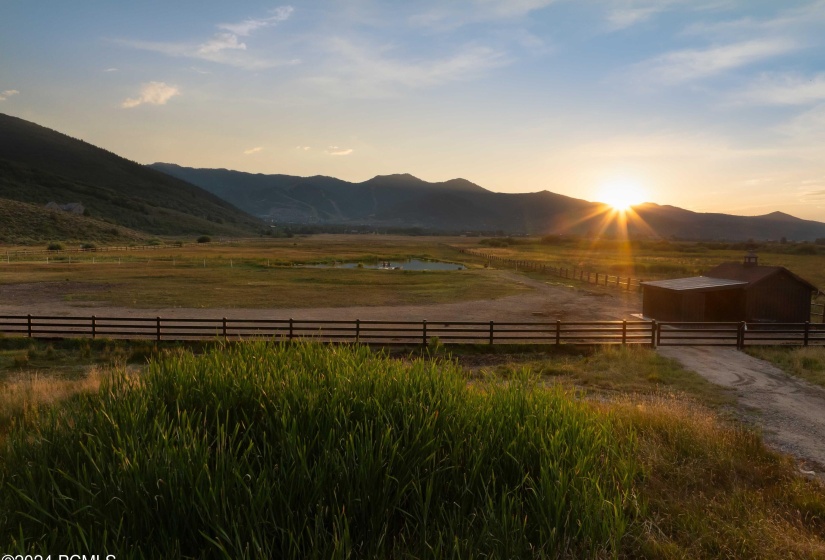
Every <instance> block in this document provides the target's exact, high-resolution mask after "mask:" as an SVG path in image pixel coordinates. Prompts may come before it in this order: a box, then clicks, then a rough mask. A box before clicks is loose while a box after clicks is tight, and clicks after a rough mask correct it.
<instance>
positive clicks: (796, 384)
mask: <svg viewBox="0 0 825 560" xmlns="http://www.w3.org/2000/svg"><path fill="white" fill-rule="evenodd" d="M658 352H659V354H661V355H662V356H666V357H668V358H673V359H675V360H677V361H679V362H680V363H681V364H682V365H683V366H684V367H685V368H687V369H690V370H693V371H695V372H697V373H699V374H700V375H702V377H704V378H706V379H707V380H709V381H711V382H713V383H716V384H718V385H721V386H723V387H729V388H731V389H733V390H734V391H735V392H736V396H737V398H738V401H739V404H740V406H741V407H742V408H743V411H744V412H745V418H746V419H747V420H749V421H751V422H755V423H756V424H757V425H759V426H760V427H761V428H762V430H763V435H764V437H765V441H766V442H767V443H768V444H769V445H771V446H772V447H775V448H776V449H779V450H780V451H783V452H785V453H788V454H790V455H793V456H795V457H797V458H798V459H801V460H803V462H804V463H806V464H807V466H806V467H803V468H805V470H806V471H809V470H811V469H812V470H816V471H817V472H816V474H817V475H819V476H820V478H823V473H825V389H822V388H821V387H817V386H815V385H812V384H810V383H808V382H807V381H804V380H802V379H798V378H795V377H792V376H790V375H788V374H787V373H785V372H784V371H782V370H781V369H779V368H777V367H776V366H774V365H772V364H770V363H768V362H766V361H764V360H759V359H757V358H754V357H752V356H749V355H747V354H745V353H744V352H740V351H739V350H735V349H733V348H723V347H708V346H681V347H673V346H671V347H659V348H658Z"/></svg>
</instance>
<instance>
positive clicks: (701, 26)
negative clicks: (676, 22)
mask: <svg viewBox="0 0 825 560" xmlns="http://www.w3.org/2000/svg"><path fill="white" fill-rule="evenodd" d="M776 5H777V7H779V8H781V7H782V4H781V3H779V2H777V3H776ZM823 22H825V0H817V1H814V2H809V3H808V4H804V5H802V6H796V7H792V8H788V9H785V10H779V11H778V12H777V13H776V14H774V15H773V16H772V17H764V18H756V17H752V16H745V17H739V18H736V19H731V20H711V21H699V22H695V23H692V24H690V25H688V26H687V27H686V28H685V30H684V31H683V32H682V34H683V35H688V36H690V35H697V36H707V37H713V38H720V37H724V38H727V39H728V40H730V38H731V37H753V36H756V35H761V36H764V35H765V34H773V35H775V34H777V33H787V32H791V31H801V30H804V29H806V28H813V29H814V31H815V32H816V33H817V34H819V33H820V30H821V26H822V23H823Z"/></svg>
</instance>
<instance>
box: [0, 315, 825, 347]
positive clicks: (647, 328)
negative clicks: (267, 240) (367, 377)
mask: <svg viewBox="0 0 825 560" xmlns="http://www.w3.org/2000/svg"><path fill="white" fill-rule="evenodd" d="M0 334H2V335H4V336H17V337H29V338H49V339H63V338H111V339H128V340H155V341H162V340H166V341H186V340H208V339H216V338H222V339H225V340H242V339H250V338H271V339H276V340H297V339H314V340H319V341H323V342H356V343H378V344H406V345H410V344H422V345H427V344H429V343H431V342H432V340H433V339H434V338H437V340H438V341H439V342H441V343H444V344H488V345H492V344H550V345H562V344H569V345H593V344H621V345H631V344H642V345H647V346H652V347H654V348H655V347H657V346H683V345H691V346H734V347H736V348H743V347H745V346H746V345H776V344H789V345H798V346H808V345H825V325H822V324H819V323H810V322H808V323H782V324H779V323H776V324H762V323H760V324H755V323H675V322H657V321H651V322H648V321H564V322H563V321H545V322H529V323H521V322H501V321H426V320H424V321H374V320H370V321H362V320H360V319H355V320H344V321H333V320H330V321H326V320H314V319H228V318H225V317H221V318H207V319H204V318H169V317H166V318H164V317H98V316H95V315H92V316H90V317H57V316H43V315H3V316H0Z"/></svg>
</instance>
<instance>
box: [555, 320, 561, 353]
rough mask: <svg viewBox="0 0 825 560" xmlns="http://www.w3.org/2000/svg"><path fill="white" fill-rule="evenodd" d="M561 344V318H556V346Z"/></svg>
mask: <svg viewBox="0 0 825 560" xmlns="http://www.w3.org/2000/svg"><path fill="white" fill-rule="evenodd" d="M559 344H561V319H556V346H558V345H559Z"/></svg>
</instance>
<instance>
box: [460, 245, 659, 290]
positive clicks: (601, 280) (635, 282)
mask: <svg viewBox="0 0 825 560" xmlns="http://www.w3.org/2000/svg"><path fill="white" fill-rule="evenodd" d="M451 248H452V249H455V250H456V251H459V252H460V253H464V254H465V255H473V256H475V257H481V258H484V259H487V260H488V261H493V262H500V263H502V264H506V265H509V266H512V267H514V268H517V269H521V270H534V271H537V272H543V273H546V274H552V275H554V276H558V277H559V278H567V279H570V280H579V281H581V282H587V283H589V284H596V285H598V286H613V287H616V288H619V289H621V290H626V291H636V292H641V291H642V282H644V280H642V279H641V278H632V277H630V276H616V275H612V274H607V273H604V272H593V271H591V270H585V269H583V268H578V267H575V266H571V267H561V266H552V265H548V264H544V263H540V262H536V261H529V260H520V259H507V258H504V257H500V256H498V255H492V254H489V253H483V252H481V251H477V250H475V249H464V248H461V247H451Z"/></svg>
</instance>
